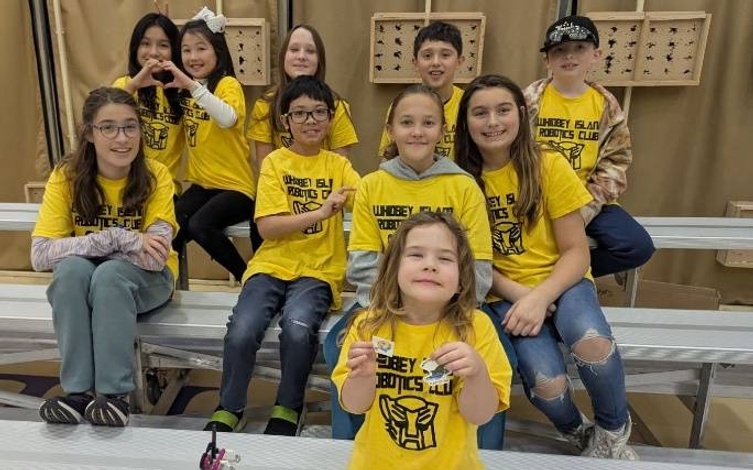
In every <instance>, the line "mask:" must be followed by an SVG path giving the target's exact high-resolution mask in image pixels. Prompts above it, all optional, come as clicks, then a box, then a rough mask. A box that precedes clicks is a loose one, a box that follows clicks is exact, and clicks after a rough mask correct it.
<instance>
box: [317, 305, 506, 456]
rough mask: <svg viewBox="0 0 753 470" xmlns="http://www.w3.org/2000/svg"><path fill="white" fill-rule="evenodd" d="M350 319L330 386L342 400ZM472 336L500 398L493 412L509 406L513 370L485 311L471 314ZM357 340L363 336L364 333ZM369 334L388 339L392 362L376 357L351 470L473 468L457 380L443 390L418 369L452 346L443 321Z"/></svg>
mask: <svg viewBox="0 0 753 470" xmlns="http://www.w3.org/2000/svg"><path fill="white" fill-rule="evenodd" d="M364 317H365V315H360V316H359V317H358V318H356V320H355V323H354V325H353V327H351V328H350V330H349V332H348V334H347V336H346V338H345V343H344V344H343V347H342V352H341V353H340V358H339V360H338V362H337V366H336V367H335V369H334V371H333V372H332V381H333V382H334V383H335V385H336V386H337V390H338V395H339V396H340V397H342V387H343V384H344V383H345V380H346V379H347V377H348V373H349V369H348V367H347V365H346V362H347V359H348V351H349V350H350V346H351V344H353V342H355V341H371V339H372V338H371V337H360V336H359V332H358V330H357V326H358V325H359V324H360V323H361V322H362V321H363V319H364ZM472 325H473V333H472V334H471V336H470V338H469V339H468V341H467V342H468V343H469V344H470V345H472V346H473V347H474V349H475V350H476V352H477V353H478V354H479V356H481V359H482V360H483V361H484V363H485V364H486V368H487V370H488V371H489V374H490V378H491V382H492V385H493V386H494V388H495V389H496V391H497V393H498V394H499V404H498V406H497V410H498V411H503V410H505V409H507V408H508V407H509V406H510V381H511V378H512V370H511V368H510V363H509V361H508V359H507V356H506V355H505V352H504V349H503V348H502V344H501V343H500V341H499V336H497V332H496V330H495V329H494V326H493V325H492V323H491V320H490V319H489V317H488V316H486V315H485V314H484V313H482V312H480V311H478V310H476V311H474V314H473V323H472ZM364 334H368V332H365V333H364ZM374 336H379V337H381V338H385V339H389V340H392V341H394V350H393V353H394V354H393V356H392V357H388V356H384V355H378V356H377V386H376V396H375V398H374V403H373V404H372V405H371V408H369V410H367V411H366V420H365V422H364V424H363V426H362V427H361V429H360V431H359V432H358V435H356V440H355V444H354V451H353V456H352V457H351V461H350V464H349V466H348V468H350V469H372V468H379V469H400V470H403V469H405V470H409V469H426V468H436V469H458V470H460V469H462V470H466V469H480V468H484V466H483V464H482V463H481V461H480V459H479V457H478V443H477V437H476V430H477V426H476V425H474V424H471V423H469V422H468V421H466V420H465V418H464V417H463V415H462V414H461V413H460V409H459V408H458V395H459V394H460V392H461V390H462V389H463V385H464V379H463V378H460V377H452V378H451V380H450V382H449V383H447V384H444V385H431V386H430V385H429V384H427V383H426V382H424V380H423V378H424V376H426V375H427V372H426V371H424V370H423V369H422V368H421V363H422V362H423V360H424V359H427V358H429V356H430V355H431V354H432V353H433V352H434V351H436V349H437V348H438V347H439V346H441V345H442V344H444V343H447V342H453V341H458V340H459V339H458V337H457V335H456V334H455V332H454V331H453V329H452V327H451V326H450V325H449V323H448V322H446V321H440V322H437V323H432V324H428V325H411V324H408V323H404V322H402V321H399V320H398V321H396V328H395V332H394V336H393V335H392V332H391V328H390V326H389V323H388V324H385V325H382V327H380V328H379V330H378V331H376V332H375V333H374Z"/></svg>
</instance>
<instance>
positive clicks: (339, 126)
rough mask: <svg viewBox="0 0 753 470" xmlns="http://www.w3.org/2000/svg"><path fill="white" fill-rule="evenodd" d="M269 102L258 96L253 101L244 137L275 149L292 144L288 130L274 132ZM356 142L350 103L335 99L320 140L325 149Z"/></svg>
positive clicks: (337, 147)
mask: <svg viewBox="0 0 753 470" xmlns="http://www.w3.org/2000/svg"><path fill="white" fill-rule="evenodd" d="M269 107H270V106H269V103H268V102H267V101H266V100H265V99H263V98H259V99H258V100H256V102H255V103H254V109H253V110H252V111H251V122H250V123H249V125H248V131H247V132H246V137H248V138H249V139H250V140H255V141H257V142H263V143H265V144H273V145H274V147H275V148H276V149H279V148H282V147H290V146H291V145H293V136H291V135H290V132H280V133H278V132H274V135H273V132H272V131H273V129H272V126H271V125H270V123H269ZM357 143H358V136H357V135H356V128H355V127H354V126H353V120H352V119H351V118H350V105H349V104H348V102H347V101H345V100H336V101H335V115H334V117H333V118H332V123H331V124H330V126H329V133H328V134H327V138H326V139H324V142H322V148H323V149H325V150H334V149H339V148H342V147H347V146H348V145H353V144H357Z"/></svg>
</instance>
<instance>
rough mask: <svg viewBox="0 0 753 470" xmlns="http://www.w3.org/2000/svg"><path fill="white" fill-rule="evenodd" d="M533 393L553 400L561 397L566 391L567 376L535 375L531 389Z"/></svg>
mask: <svg viewBox="0 0 753 470" xmlns="http://www.w3.org/2000/svg"><path fill="white" fill-rule="evenodd" d="M531 392H532V393H533V395H535V396H537V397H539V398H541V399H544V400H554V399H557V398H560V397H563V396H564V395H565V393H566V392H567V377H566V376H565V375H558V376H556V377H547V376H545V375H544V374H541V373H538V374H537V375H536V384H535V385H534V387H533V388H532V389H531Z"/></svg>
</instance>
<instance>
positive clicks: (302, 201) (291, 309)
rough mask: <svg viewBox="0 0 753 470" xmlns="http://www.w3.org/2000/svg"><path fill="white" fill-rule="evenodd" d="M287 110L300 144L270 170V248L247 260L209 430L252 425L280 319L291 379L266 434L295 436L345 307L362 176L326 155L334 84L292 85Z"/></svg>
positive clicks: (307, 79) (263, 200) (261, 196)
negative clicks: (328, 319)
mask: <svg viewBox="0 0 753 470" xmlns="http://www.w3.org/2000/svg"><path fill="white" fill-rule="evenodd" d="M281 109H282V110H283V114H282V116H281V121H282V124H283V125H284V126H285V128H286V129H287V130H288V131H289V132H290V133H291V135H292V136H293V142H292V144H291V146H290V148H285V147H283V148H280V149H277V150H274V151H273V152H272V153H270V154H269V155H268V156H267V157H266V158H265V159H264V161H263V162H262V165H261V171H260V174H259V183H258V190H257V194H256V213H255V215H254V217H255V221H256V224H257V226H258V227H259V233H260V234H261V236H262V238H264V242H263V243H262V244H261V247H260V248H259V250H258V251H257V253H256V254H255V255H254V257H253V258H252V259H251V260H250V261H249V262H248V268H247V269H246V272H245V273H244V275H243V280H242V282H243V289H242V290H241V293H240V296H239V297H238V303H237V304H236V306H235V308H233V313H232V315H230V319H229V321H228V324H227V328H228V329H227V334H226V335H225V340H224V351H223V352H224V354H223V364H222V385H221V387H220V404H219V406H218V407H217V410H216V411H215V413H214V414H213V415H212V418H211V420H210V421H209V423H208V424H207V425H206V427H205V430H211V429H212V428H215V429H217V431H240V430H241V429H242V428H243V419H242V418H243V411H244V409H245V408H246V403H247V389H248V385H249V382H250V380H251V376H252V375H253V371H254V365H255V362H256V352H257V351H258V350H259V348H260V347H261V344H262V341H263V339H264V333H265V331H266V330H267V327H268V326H269V323H270V321H271V320H272V317H273V316H274V315H276V314H277V313H280V328H281V329H282V333H281V334H280V368H281V370H282V377H281V379H280V385H279V387H278V389H277V400H276V402H275V406H274V408H273V410H272V416H271V418H270V420H269V422H268V423H267V427H266V429H265V431H264V432H265V433H266V434H277V435H288V436H293V435H296V434H297V433H298V432H299V431H300V427H301V413H302V411H303V400H304V394H305V389H306V382H307V380H308V376H309V373H310V372H311V366H312V364H313V361H314V358H315V357H316V354H317V352H318V346H319V340H318V333H319V327H320V325H321V322H322V320H323V319H324V317H325V316H326V315H327V313H328V312H329V311H330V310H338V309H339V308H340V306H341V303H342V300H341V295H340V294H341V291H342V281H343V277H344V274H345V265H346V254H345V235H344V231H343V213H342V209H343V208H345V207H347V208H349V209H350V208H352V205H353V192H354V190H355V187H356V186H357V185H358V183H359V181H360V177H359V176H358V173H356V171H355V170H354V169H353V167H352V165H351V164H350V161H349V160H348V159H347V158H345V157H343V156H342V155H340V154H337V153H335V152H332V151H329V150H323V149H322V142H323V141H324V140H325V139H326V137H327V131H328V129H329V126H330V124H331V122H332V116H333V113H334V109H335V101H334V97H333V94H332V91H331V90H330V88H329V87H328V86H327V85H326V84H324V83H322V82H320V81H319V80H317V79H316V78H314V77H312V76H308V75H302V76H300V77H297V78H295V79H293V80H292V81H291V82H290V83H288V84H287V85H286V87H285V88H284V89H283V91H282V97H281Z"/></svg>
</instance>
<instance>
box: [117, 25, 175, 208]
mask: <svg viewBox="0 0 753 470" xmlns="http://www.w3.org/2000/svg"><path fill="white" fill-rule="evenodd" d="M176 62H180V32H179V31H178V27H177V26H175V23H173V22H172V20H171V19H170V18H168V17H167V16H165V15H163V14H161V13H147V14H146V15H144V16H143V17H142V18H141V19H140V20H139V21H138V22H137V23H136V26H134V28H133V32H132V33H131V41H130V43H129V46H128V75H125V76H123V77H120V78H118V79H117V80H115V82H114V83H113V85H112V86H114V87H117V88H122V89H124V90H125V91H127V92H128V93H131V94H132V95H133V97H134V98H136V102H137V103H138V106H139V116H141V122H142V126H143V128H144V129H143V130H144V133H143V134H142V141H143V143H144V153H145V154H146V156H147V158H154V159H156V160H157V161H158V162H160V163H163V164H164V165H165V166H167V168H168V169H169V170H170V174H171V175H172V177H173V182H174V184H175V194H176V195H179V194H180V193H181V192H182V186H181V184H180V177H179V172H180V166H181V155H182V154H183V148H184V147H185V138H184V137H183V122H182V117H183V108H182V107H181V105H180V100H181V96H180V90H179V89H177V88H167V89H165V88H164V85H165V84H166V83H170V82H171V81H172V80H173V76H172V74H171V73H170V72H166V71H165V70H164V67H165V65H166V64H167V63H176Z"/></svg>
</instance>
